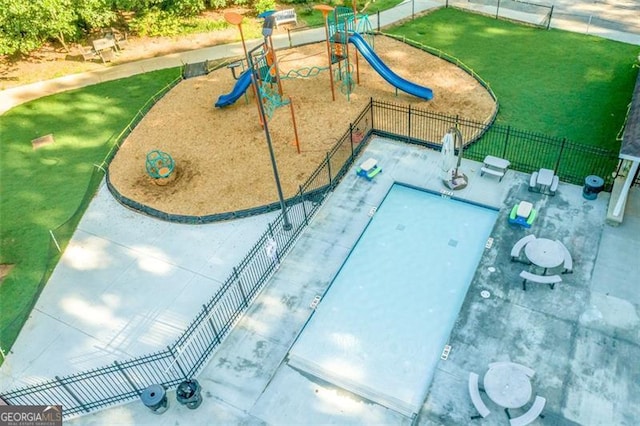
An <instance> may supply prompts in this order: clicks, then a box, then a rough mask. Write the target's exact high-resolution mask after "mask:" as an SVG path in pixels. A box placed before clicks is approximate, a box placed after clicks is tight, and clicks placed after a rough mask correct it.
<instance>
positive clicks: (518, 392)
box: [483, 363, 532, 408]
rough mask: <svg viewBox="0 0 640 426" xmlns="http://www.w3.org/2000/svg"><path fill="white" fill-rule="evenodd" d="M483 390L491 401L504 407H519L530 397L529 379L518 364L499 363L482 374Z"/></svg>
mask: <svg viewBox="0 0 640 426" xmlns="http://www.w3.org/2000/svg"><path fill="white" fill-rule="evenodd" d="M483 384H484V390H485V392H486V393H487V396H488V397H489V398H491V400H492V401H493V402H495V403H496V404H498V405H500V406H501V407H504V408H520V407H522V406H524V405H526V404H527V402H529V400H530V399H531V393H532V388H531V381H530V380H529V377H528V376H527V375H526V374H525V372H524V371H523V370H522V369H521V368H518V366H516V365H513V364H510V363H500V364H499V365H496V366H492V367H490V368H489V370H488V371H487V373H486V374H485V375H484V383H483Z"/></svg>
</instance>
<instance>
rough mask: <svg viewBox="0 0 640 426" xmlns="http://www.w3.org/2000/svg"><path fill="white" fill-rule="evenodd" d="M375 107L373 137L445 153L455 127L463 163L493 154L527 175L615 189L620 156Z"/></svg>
mask: <svg viewBox="0 0 640 426" xmlns="http://www.w3.org/2000/svg"><path fill="white" fill-rule="evenodd" d="M371 108H372V117H373V129H374V130H373V133H374V134H377V135H380V136H386V137H391V138H394V139H399V140H404V141H406V142H408V143H413V144H417V145H422V146H426V147H429V148H433V149H440V147H441V139H442V136H443V135H444V134H445V133H446V132H447V130H448V129H449V128H450V127H453V126H455V127H457V128H458V129H459V130H460V132H461V133H462V135H463V137H464V140H465V149H464V158H468V159H471V160H476V161H482V160H483V159H484V157H485V156H486V155H494V156H497V157H502V158H506V159H508V160H509V161H510V162H511V168H512V169H514V170H518V171H521V172H524V173H531V172H533V171H535V170H538V169H540V168H546V169H552V170H554V171H555V173H556V174H557V175H558V176H559V177H560V180H562V181H563V182H567V183H573V184H576V185H583V184H584V178H585V177H586V176H589V175H597V176H601V177H602V178H603V179H604V180H605V189H606V190H608V191H609V190H611V186H612V184H613V176H612V175H613V173H614V172H615V171H616V168H617V164H618V153H617V152H616V151H609V150H606V149H602V148H599V147H593V146H588V145H582V144H578V143H575V142H571V141H568V140H567V139H564V138H556V137H552V136H547V135H543V134H540V133H535V132H529V131H524V130H519V129H514V128H512V127H510V126H504V125H500V124H491V123H489V122H487V123H483V122H479V121H471V120H466V119H463V118H460V117H456V116H447V115H442V114H437V113H433V112H429V111H425V110H420V109H416V108H412V107H411V106H410V105H398V104H394V103H388V102H384V101H377V100H372V101H371Z"/></svg>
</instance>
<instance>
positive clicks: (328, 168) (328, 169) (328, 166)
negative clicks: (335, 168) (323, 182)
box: [327, 152, 331, 186]
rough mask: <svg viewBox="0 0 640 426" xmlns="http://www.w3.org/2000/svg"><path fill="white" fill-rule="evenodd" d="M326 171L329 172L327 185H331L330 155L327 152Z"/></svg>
mask: <svg viewBox="0 0 640 426" xmlns="http://www.w3.org/2000/svg"><path fill="white" fill-rule="evenodd" d="M327 172H328V173H329V186H331V157H329V153H328V152H327Z"/></svg>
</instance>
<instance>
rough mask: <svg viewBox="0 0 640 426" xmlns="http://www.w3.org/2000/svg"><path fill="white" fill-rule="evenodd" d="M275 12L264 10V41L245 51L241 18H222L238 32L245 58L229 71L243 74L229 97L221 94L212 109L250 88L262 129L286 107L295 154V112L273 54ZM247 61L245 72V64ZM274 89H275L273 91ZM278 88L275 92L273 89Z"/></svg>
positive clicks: (229, 15) (237, 16)
mask: <svg viewBox="0 0 640 426" xmlns="http://www.w3.org/2000/svg"><path fill="white" fill-rule="evenodd" d="M274 13H275V11H273V10H271V11H267V12H264V13H262V14H260V15H259V17H260V18H263V19H264V23H263V27H262V35H263V37H264V40H263V42H262V44H260V45H258V46H256V47H255V48H253V49H251V50H250V51H247V47H246V44H245V42H244V36H243V34H242V17H241V16H240V15H238V14H235V13H228V14H226V15H225V18H226V19H227V21H228V22H229V23H232V24H235V25H237V26H238V28H239V30H240V37H241V38H242V46H243V49H244V53H245V58H244V59H243V60H241V61H238V62H236V63H234V64H232V65H234V66H232V67H231V69H232V72H233V73H234V78H235V68H236V67H238V66H242V68H243V72H242V74H240V76H239V77H238V78H237V79H236V84H235V85H234V87H233V89H232V91H231V92H230V93H228V94H224V95H221V96H220V97H219V98H218V100H217V101H216V103H215V106H216V107H218V108H222V107H225V106H229V105H232V104H233V103H235V102H236V101H237V100H238V99H239V98H240V97H241V96H242V95H243V94H245V92H246V91H247V89H248V88H249V86H253V92H254V95H256V96H255V97H256V104H257V105H258V113H259V118H260V124H261V126H263V127H265V126H266V123H267V121H268V120H269V119H271V117H272V116H273V113H274V111H275V110H276V109H277V108H279V107H282V106H286V105H289V108H290V111H291V121H292V125H293V131H294V135H295V144H296V149H297V151H298V154H299V153H300V141H299V138H298V131H297V127H296V119H295V111H294V109H293V101H292V99H291V97H288V98H286V99H285V97H284V93H283V89H282V78H281V77H280V71H279V69H278V60H277V57H276V51H275V49H274V47H273V40H272V38H271V35H272V33H273V27H274V26H275V17H274ZM245 61H246V69H245V67H244V63H245ZM274 86H275V88H274ZM276 88H277V90H276Z"/></svg>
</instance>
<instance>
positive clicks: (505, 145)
mask: <svg viewBox="0 0 640 426" xmlns="http://www.w3.org/2000/svg"><path fill="white" fill-rule="evenodd" d="M510 133H511V126H507V134H506V136H505V137H504V149H503V150H502V158H507V144H508V143H509V134H510Z"/></svg>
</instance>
